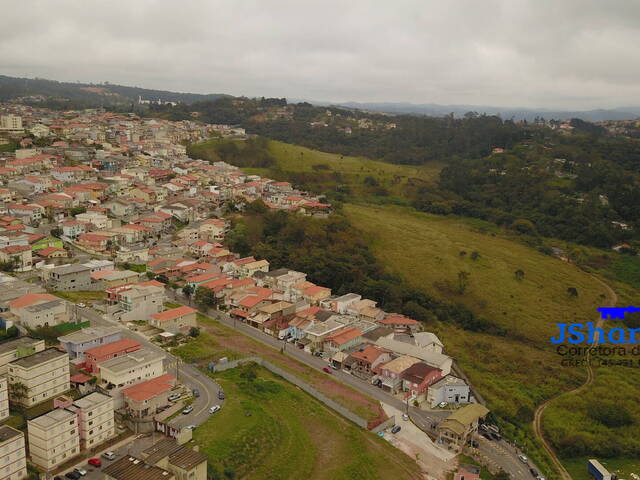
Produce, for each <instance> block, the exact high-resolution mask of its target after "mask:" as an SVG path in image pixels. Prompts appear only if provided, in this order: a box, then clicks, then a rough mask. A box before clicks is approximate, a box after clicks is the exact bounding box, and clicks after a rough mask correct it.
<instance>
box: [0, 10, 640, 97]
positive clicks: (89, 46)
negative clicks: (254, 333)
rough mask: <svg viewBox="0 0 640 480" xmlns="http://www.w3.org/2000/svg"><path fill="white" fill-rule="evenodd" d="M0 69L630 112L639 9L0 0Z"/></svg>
mask: <svg viewBox="0 0 640 480" xmlns="http://www.w3.org/2000/svg"><path fill="white" fill-rule="evenodd" d="M1 5H2V22H1V23H0V73H3V74H6V75H13V76H26V77H35V76H38V77H45V78H51V79H56V80H66V81H76V80H79V81H86V82H102V81H105V80H106V81H109V82H112V83H120V84H125V85H136V86H141V87H149V88H158V89H166V90H175V91H183V92H185V91H189V92H198V93H229V94H232V95H247V96H263V95H264V96H277V97H289V98H305V99H313V100H327V101H349V100H353V101H376V102H413V103H439V104H473V105H495V106H514V107H519V106H524V107H548V108H575V109H588V108H598V107H605V108H606V107H617V106H625V105H634V106H636V105H639V104H640V81H639V80H640V55H639V53H640V51H639V45H640V1H637V0H629V1H622V0H621V1H618V0H611V1H604V0H593V1H587V0H580V1H577V0H576V1H573V0H549V1H546V0H531V1H524V0H523V1H518V0H502V1H501V0H470V1H458V0H452V1H442V0H438V1H431V0H415V1H400V0H392V1H390V0H369V1H359V0H339V1H333V0H322V1H314V2H310V1H305V0H297V1H275V0H262V1H242V0H229V1H224V2H222V1H214V0H209V1H190V0H167V1H150V0H127V1H116V0H109V1H104V0H103V1H100V2H98V1H92V0H78V1H63V0H56V1H48V0H46V1H30V0H20V1H14V0H3V1H2V4H1Z"/></svg>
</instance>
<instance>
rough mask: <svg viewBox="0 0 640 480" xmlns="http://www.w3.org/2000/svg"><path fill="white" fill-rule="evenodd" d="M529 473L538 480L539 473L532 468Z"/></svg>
mask: <svg viewBox="0 0 640 480" xmlns="http://www.w3.org/2000/svg"><path fill="white" fill-rule="evenodd" d="M529 471H530V472H531V475H532V476H533V478H536V479H537V478H538V471H537V470H536V469H535V468H533V467H531V468H530V469H529Z"/></svg>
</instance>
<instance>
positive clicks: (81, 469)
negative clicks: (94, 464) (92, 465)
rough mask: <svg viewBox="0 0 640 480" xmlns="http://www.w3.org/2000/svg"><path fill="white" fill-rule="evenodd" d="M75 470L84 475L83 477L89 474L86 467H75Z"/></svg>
mask: <svg viewBox="0 0 640 480" xmlns="http://www.w3.org/2000/svg"><path fill="white" fill-rule="evenodd" d="M73 471H74V472H76V473H78V474H80V475H82V476H83V477H84V476H85V475H86V474H87V471H86V470H85V469H84V468H81V467H78V468H74V469H73Z"/></svg>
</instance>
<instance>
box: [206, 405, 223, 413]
mask: <svg viewBox="0 0 640 480" xmlns="http://www.w3.org/2000/svg"><path fill="white" fill-rule="evenodd" d="M220 408H221V407H220V405H214V406H213V407H211V408H210V409H209V413H216V412H217V411H218V410H220Z"/></svg>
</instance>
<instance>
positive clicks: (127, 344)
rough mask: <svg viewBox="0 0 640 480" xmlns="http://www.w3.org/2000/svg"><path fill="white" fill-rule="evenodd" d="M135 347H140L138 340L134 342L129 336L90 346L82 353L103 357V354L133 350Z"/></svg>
mask: <svg viewBox="0 0 640 480" xmlns="http://www.w3.org/2000/svg"><path fill="white" fill-rule="evenodd" d="M136 347H137V348H138V349H139V348H140V347H141V345H140V343H139V342H136V341H135V340H133V339H131V338H123V339H121V340H116V341H115V342H111V343H107V344H105V345H100V346H98V347H93V348H90V349H88V350H86V351H85V352H84V353H85V355H91V356H94V357H96V358H98V357H103V356H105V355H113V354H114V353H118V352H122V351H123V350H132V351H133V350H136Z"/></svg>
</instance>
